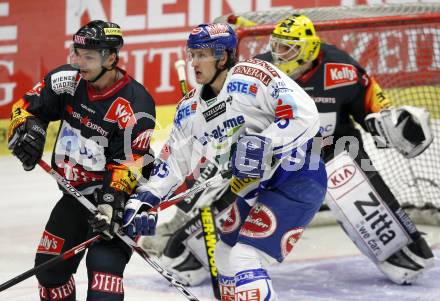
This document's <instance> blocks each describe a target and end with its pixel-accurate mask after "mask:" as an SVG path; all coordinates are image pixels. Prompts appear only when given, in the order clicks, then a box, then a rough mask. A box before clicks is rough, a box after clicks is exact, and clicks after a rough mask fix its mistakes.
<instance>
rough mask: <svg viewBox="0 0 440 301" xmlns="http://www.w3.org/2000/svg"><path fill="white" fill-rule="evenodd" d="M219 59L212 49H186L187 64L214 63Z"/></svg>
mask: <svg viewBox="0 0 440 301" xmlns="http://www.w3.org/2000/svg"><path fill="white" fill-rule="evenodd" d="M216 60H217V58H216V57H215V56H214V51H213V49H212V48H188V47H187V48H186V62H187V63H188V64H191V63H193V62H194V63H200V62H214V61H216Z"/></svg>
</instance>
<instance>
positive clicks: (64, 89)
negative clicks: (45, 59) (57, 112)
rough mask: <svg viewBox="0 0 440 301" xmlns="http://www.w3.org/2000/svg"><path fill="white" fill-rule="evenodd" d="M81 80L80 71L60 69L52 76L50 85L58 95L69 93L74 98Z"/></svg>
mask: <svg viewBox="0 0 440 301" xmlns="http://www.w3.org/2000/svg"><path fill="white" fill-rule="evenodd" d="M80 79H81V77H80V75H79V72H78V70H75V69H68V68H60V69H58V70H56V71H54V72H53V73H52V74H51V75H50V85H51V88H52V91H53V92H55V94H57V95H60V94H63V93H67V94H70V95H72V96H73V95H74V94H75V90H76V87H77V86H78V83H79V81H80Z"/></svg>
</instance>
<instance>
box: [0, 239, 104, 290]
mask: <svg viewBox="0 0 440 301" xmlns="http://www.w3.org/2000/svg"><path fill="white" fill-rule="evenodd" d="M100 238H101V235H96V236H93V237H92V238H90V239H88V240H86V241H85V242H82V243H80V244H79V245H77V246H75V247H73V248H71V249H69V250H67V251H65V252H63V253H61V254H59V255H57V256H55V257H53V258H51V259H49V260H48V261H45V262H43V263H42V264H40V265H38V266H36V267H34V268H32V269H30V270H27V271H26V272H24V273H22V274H20V275H18V276H16V277H14V278H12V279H10V280H8V281H6V282H4V283H2V284H0V292H2V291H4V290H5V289H8V288H10V287H11V286H14V285H16V284H18V283H20V282H22V281H23V280H26V279H28V278H29V277H31V276H34V275H35V274H37V273H38V272H39V271H41V270H43V269H47V268H48V267H51V266H53V265H55V264H57V263H59V262H62V261H66V260H67V259H69V258H71V257H73V256H75V255H76V254H78V253H81V252H82V251H84V250H85V249H87V248H88V247H90V246H91V245H92V244H93V243H94V242H95V241H97V240H99V239H100Z"/></svg>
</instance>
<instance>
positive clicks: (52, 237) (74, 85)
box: [8, 20, 155, 301]
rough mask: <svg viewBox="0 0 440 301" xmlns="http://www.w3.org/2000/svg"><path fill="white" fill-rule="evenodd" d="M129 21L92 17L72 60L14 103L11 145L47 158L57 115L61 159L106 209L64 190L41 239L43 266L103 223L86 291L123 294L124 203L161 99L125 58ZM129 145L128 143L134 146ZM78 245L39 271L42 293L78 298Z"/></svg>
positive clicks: (59, 165)
mask: <svg viewBox="0 0 440 301" xmlns="http://www.w3.org/2000/svg"><path fill="white" fill-rule="evenodd" d="M122 46H123V37H122V31H121V28H120V27H119V26H118V25H117V24H115V23H111V22H104V21H99V20H98V21H92V22H90V23H88V24H87V25H85V26H83V27H81V28H80V29H79V30H78V31H77V32H76V33H75V34H74V35H73V45H72V47H71V49H70V51H71V53H70V65H63V66H60V67H58V68H56V69H54V70H52V71H51V72H49V73H48V74H47V75H46V76H45V77H44V79H43V80H42V81H41V82H40V83H38V84H37V85H36V86H35V87H34V88H33V89H31V90H30V91H28V92H27V93H26V94H25V95H24V96H23V98H22V99H20V100H19V101H17V102H16V103H15V104H14V105H13V109H12V115H11V124H10V127H9V131H8V141H9V148H10V149H11V151H12V153H13V154H14V155H15V156H16V157H18V158H19V159H20V161H21V162H22V164H23V167H24V169H25V170H27V171H28V170H32V169H33V168H34V167H35V165H37V164H38V162H39V160H40V159H41V156H42V153H43V148H44V144H45V138H46V128H47V125H48V123H49V122H50V121H56V120H60V129H59V133H58V137H57V140H56V143H55V147H54V151H53V155H52V167H53V168H54V169H55V170H56V171H58V172H59V173H60V174H61V175H63V176H64V177H65V178H66V179H67V180H68V181H70V183H71V184H73V185H74V186H75V187H76V188H77V189H78V190H79V191H80V192H81V193H83V194H84V195H85V196H86V197H87V198H88V199H89V200H90V201H92V202H93V203H94V204H95V205H96V206H97V208H98V211H99V213H98V214H96V215H95V216H90V215H89V213H88V211H87V210H86V209H85V208H83V207H82V205H81V204H80V203H79V202H78V201H76V200H75V199H74V198H73V197H72V196H70V195H69V194H67V193H63V195H62V197H61V199H60V200H59V201H58V202H57V203H56V205H55V207H54V208H53V210H52V212H51V215H50V218H49V220H48V222H47V224H46V227H45V230H44V232H43V235H42V238H41V242H40V245H39V246H38V250H37V254H36V258H35V265H36V266H38V265H40V264H41V263H43V262H45V261H47V260H49V259H51V258H52V257H53V256H55V255H58V254H60V253H62V252H64V251H66V250H68V249H70V248H72V247H73V246H76V245H78V244H79V243H81V242H83V241H85V240H87V239H88V238H90V237H91V236H92V234H93V232H101V233H102V236H104V238H105V239H104V240H101V241H99V242H97V243H95V244H93V245H92V246H91V247H90V248H89V250H88V252H87V256H86V264H87V271H88V279H89V284H88V294H87V300H90V301H93V300H109V301H117V300H123V298H124V288H123V282H122V278H123V272H124V269H125V265H126V264H127V262H128V260H129V259H130V256H131V250H129V249H128V247H126V246H125V245H124V244H123V243H122V242H121V241H119V240H118V239H117V238H113V235H114V233H115V231H117V230H118V228H119V227H120V225H121V222H122V214H123V210H124V205H125V202H126V200H127V199H128V196H129V195H130V193H131V192H132V190H133V188H134V186H135V185H136V184H137V181H138V179H139V177H140V176H141V173H142V169H143V167H147V166H148V163H149V162H148V161H150V160H151V158H152V156H151V155H150V146H149V142H150V137H151V134H152V131H153V129H154V126H155V104H154V101H153V99H152V97H151V96H150V94H149V93H148V92H147V91H146V90H145V88H144V87H143V86H142V85H141V84H140V83H138V82H136V81H135V80H134V79H133V78H132V77H130V76H129V75H128V74H127V72H126V71H124V70H122V69H120V68H119V67H117V64H118V54H119V49H120V48H121V47H122ZM125 144H127V145H125ZM83 254H84V253H82V254H78V255H76V256H75V257H74V258H71V259H69V260H68V261H64V262H62V263H60V264H58V265H55V266H54V267H51V268H48V269H45V270H43V271H41V272H38V273H37V275H36V276H37V279H38V282H39V293H40V299H41V300H69V301H70V300H72V301H73V300H76V299H75V281H74V278H73V274H74V273H75V272H76V269H77V267H78V264H79V262H80V260H81V259H82V257H83Z"/></svg>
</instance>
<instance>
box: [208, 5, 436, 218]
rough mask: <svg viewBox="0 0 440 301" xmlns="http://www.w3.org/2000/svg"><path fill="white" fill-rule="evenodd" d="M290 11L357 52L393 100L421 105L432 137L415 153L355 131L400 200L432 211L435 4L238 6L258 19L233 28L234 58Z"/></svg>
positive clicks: (263, 39) (263, 45)
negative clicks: (293, 7) (236, 50)
mask: <svg viewBox="0 0 440 301" xmlns="http://www.w3.org/2000/svg"><path fill="white" fill-rule="evenodd" d="M292 13H301V14H305V15H307V16H308V17H310V18H311V19H312V21H314V23H315V27H316V29H317V34H318V35H319V36H320V37H321V39H322V40H324V41H325V42H327V43H330V44H334V45H336V46H338V47H339V48H341V49H344V50H346V51H347V52H348V53H350V54H351V55H352V56H353V57H354V58H355V59H356V60H358V61H359V62H360V64H361V65H362V66H364V67H365V68H366V70H367V71H368V72H369V74H371V75H374V76H375V77H376V79H377V80H378V82H379V83H380V85H381V86H382V88H384V89H385V91H386V93H387V94H388V96H389V97H390V98H391V100H392V101H393V103H394V105H395V106H400V105H405V104H406V105H413V106H420V107H425V108H426V109H428V110H429V112H430V115H431V126H432V130H433V133H434V136H435V137H434V142H433V143H432V144H431V146H430V147H429V148H428V150H426V151H425V152H424V153H423V154H421V155H420V156H418V157H417V158H415V159H411V160H408V159H405V158H404V157H403V156H402V155H400V154H399V153H397V152H395V151H394V150H378V149H376V147H375V146H374V143H373V140H372V138H371V136H370V135H369V134H366V133H363V137H364V139H365V142H366V150H367V152H368V153H369V154H370V156H371V158H372V160H373V162H374V165H375V166H376V168H377V169H378V170H379V172H380V173H381V174H382V176H383V178H384V180H385V181H386V183H387V184H388V185H389V186H390V188H391V190H392V192H393V193H394V194H395V195H396V197H397V199H398V200H399V202H400V203H401V204H402V205H403V206H405V207H407V206H413V207H418V208H427V207H433V208H435V211H438V209H439V208H440V4H416V5H402V4H400V5H388V6H358V7H352V8H349V7H344V8H342V7H328V8H313V9H298V10H295V11H285V10H284V11H269V12H251V13H244V14H242V15H240V16H244V17H245V18H247V19H249V20H252V21H255V22H256V23H258V24H266V25H261V26H256V27H248V28H245V29H244V30H238V35H239V55H240V58H241V59H243V58H247V57H252V56H254V55H256V54H258V53H261V52H264V51H266V50H268V37H269V34H270V32H271V30H272V28H273V24H275V23H276V21H279V20H281V19H283V18H285V17H287V16H289V15H290V14H292ZM225 19H226V18H225V17H222V18H219V19H218V20H216V21H219V22H221V21H222V20H225ZM341 20H342V22H341ZM267 24H270V25H267Z"/></svg>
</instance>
